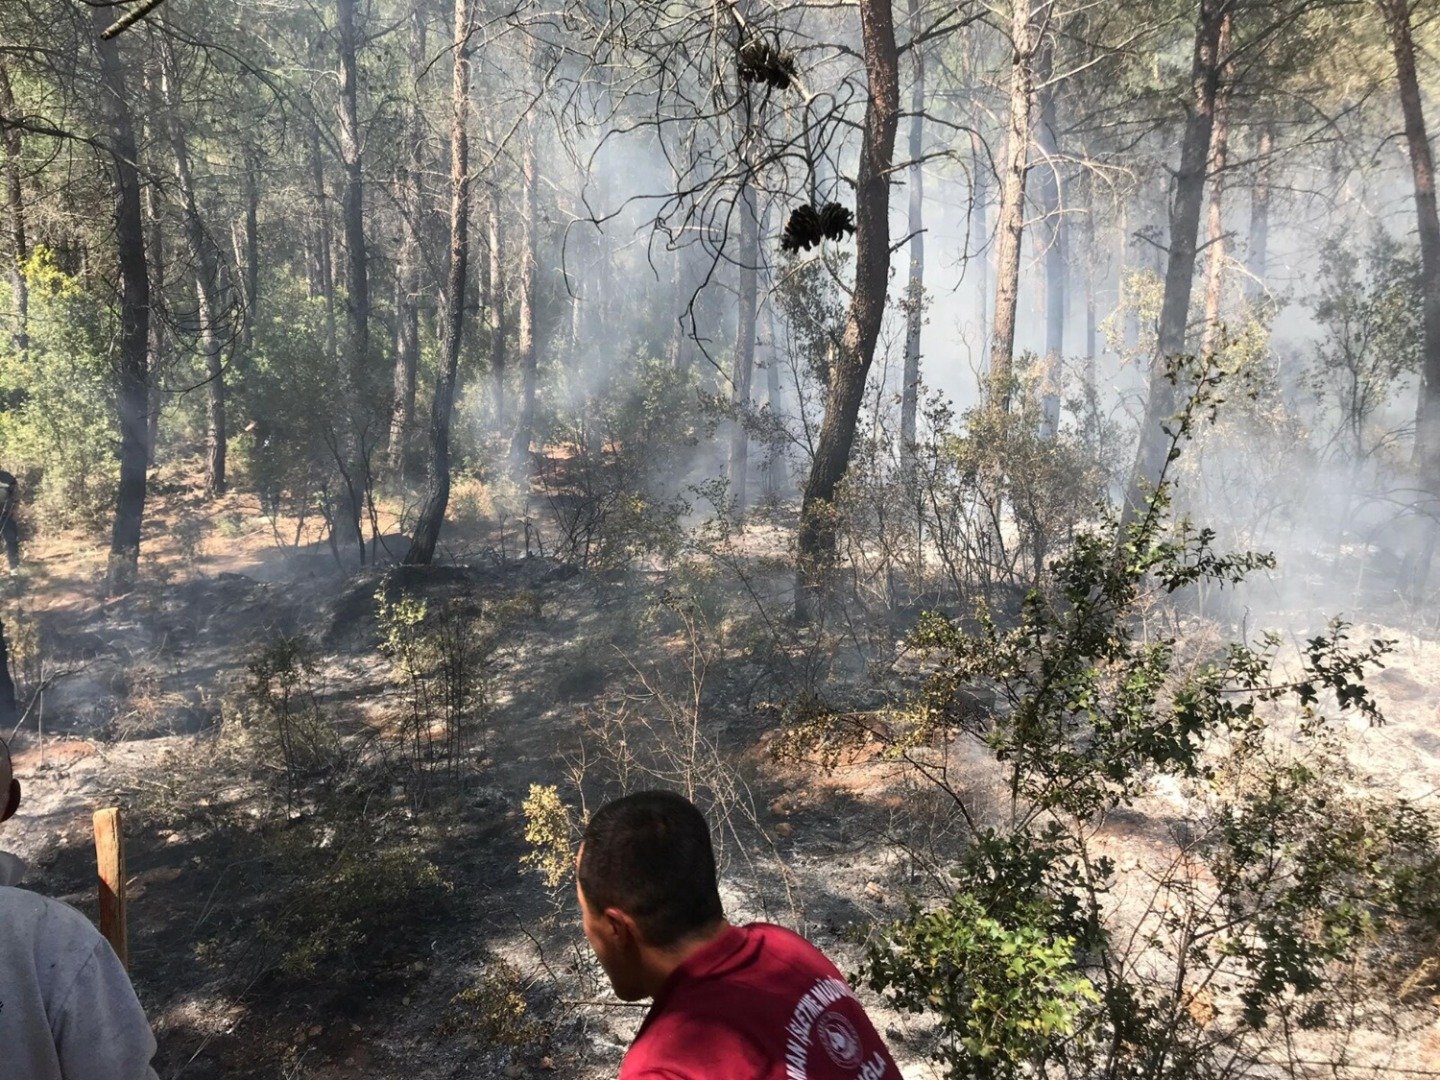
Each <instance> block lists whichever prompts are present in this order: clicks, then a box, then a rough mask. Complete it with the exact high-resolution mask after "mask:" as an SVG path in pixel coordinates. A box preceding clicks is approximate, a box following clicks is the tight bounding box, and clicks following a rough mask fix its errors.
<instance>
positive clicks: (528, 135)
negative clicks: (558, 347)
mask: <svg viewBox="0 0 1440 1080" xmlns="http://www.w3.org/2000/svg"><path fill="white" fill-rule="evenodd" d="M535 137H536V132H535V117H534V114H533V112H532V114H531V115H529V116H527V117H526V118H525V147H524V150H523V151H522V158H521V163H520V171H521V173H522V174H523V175H522V178H521V182H522V184H523V188H524V190H523V193H522V197H523V199H524V200H525V206H524V210H523V211H522V213H521V214H520V288H519V297H518V301H519V303H518V307H519V319H518V323H517V325H516V328H515V329H516V345H517V347H518V349H519V352H520V412H519V415H518V416H517V417H516V420H515V434H514V436H513V437H512V438H511V440H510V471H511V473H512V474H513V475H514V476H515V478H516V479H517V480H518V481H520V482H522V483H524V482H525V480H526V478H527V477H528V476H529V472H530V441H531V439H532V438H533V436H534V432H535V374H536V373H535V367H536V360H537V356H536V351H535V271H536V267H535V249H536V243H537V237H536V233H537V230H538V225H539V222H538V217H539V190H538V184H537V181H538V179H539V176H538V174H537V171H536V162H535Z"/></svg>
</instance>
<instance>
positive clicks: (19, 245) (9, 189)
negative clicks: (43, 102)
mask: <svg viewBox="0 0 1440 1080" xmlns="http://www.w3.org/2000/svg"><path fill="white" fill-rule="evenodd" d="M0 115H4V116H14V115H15V94H14V92H13V90H12V89H11V86H10V72H9V71H8V70H6V68H5V65H4V64H0ZM4 143H5V208H6V210H7V211H8V214H9V218H10V289H11V292H13V293H14V299H15V331H14V334H13V337H14V340H15V349H16V351H17V352H18V353H19V354H20V359H21V360H22V361H24V360H26V359H27V358H28V354H29V350H30V284H29V282H28V281H26V279H25V263H26V261H27V260H28V259H29V258H30V244H29V242H28V241H27V239H26V236H25V188H24V186H23V185H22V184H21V182H20V177H21V167H22V166H21V152H22V149H23V144H22V142H21V136H20V129H19V128H15V127H7V128H6V129H5V130H4Z"/></svg>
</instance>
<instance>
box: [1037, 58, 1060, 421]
mask: <svg viewBox="0 0 1440 1080" xmlns="http://www.w3.org/2000/svg"><path fill="white" fill-rule="evenodd" d="M1054 49H1055V46H1054V39H1053V37H1051V36H1049V35H1047V36H1046V40H1045V43H1044V45H1043V46H1041V48H1040V55H1039V60H1038V63H1037V64H1036V82H1037V83H1039V84H1040V86H1041V89H1039V90H1038V91H1037V96H1038V98H1039V104H1040V123H1039V125H1038V126H1037V127H1036V130H1035V145H1036V147H1037V148H1038V149H1039V151H1040V153H1041V155H1042V156H1043V157H1044V158H1045V162H1044V164H1043V166H1042V168H1041V171H1040V183H1039V184H1038V185H1037V187H1038V188H1039V189H1040V190H1039V192H1038V194H1039V200H1038V201H1039V203H1040V207H1039V209H1040V212H1041V213H1042V214H1043V215H1044V217H1045V223H1046V229H1045V232H1046V236H1045V358H1044V360H1043V362H1042V369H1041V380H1040V437H1041V438H1042V439H1053V438H1055V436H1056V435H1057V434H1058V433H1059V431H1060V393H1061V389H1062V382H1061V380H1062V377H1063V375H1062V370H1061V365H1062V364H1063V363H1064V356H1065V285H1066V282H1065V274H1066V266H1065V263H1066V258H1065V241H1066V235H1065V219H1064V207H1063V206H1062V205H1061V198H1060V195H1061V183H1060V171H1059V170H1060V148H1059V145H1058V144H1057V142H1056V132H1057V131H1058V130H1059V125H1058V122H1057V120H1056V114H1055V88H1054V87H1053V86H1049V85H1046V84H1048V83H1049V81H1050V75H1051V70H1052V68H1053V66H1054Z"/></svg>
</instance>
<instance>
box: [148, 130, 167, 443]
mask: <svg viewBox="0 0 1440 1080" xmlns="http://www.w3.org/2000/svg"><path fill="white" fill-rule="evenodd" d="M157 111H158V110H157ZM145 219H146V220H145V224H146V227H147V228H146V244H147V247H146V249H145V257H146V260H147V261H148V262H149V264H150V295H151V296H152V297H156V298H159V297H162V296H164V294H165V222H164V221H163V219H162V216H161V212H160V190H159V188H158V187H157V186H156V185H155V184H147V185H146V187H145ZM145 370H146V371H147V372H148V373H149V380H150V401H149V405H148V406H147V408H146V421H145V431H146V434H145V448H146V454H147V457H146V464H147V465H149V467H150V468H152V469H153V468H154V467H155V455H156V453H157V448H158V446H159V445H160V413H161V410H162V407H163V406H164V404H165V401H164V392H163V391H162V389H161V386H160V374H161V372H163V371H164V370H165V320H164V319H159V318H151V320H150V329H149V333H148V334H147V335H146V344H145Z"/></svg>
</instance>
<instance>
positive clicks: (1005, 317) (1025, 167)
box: [989, 0, 1050, 410]
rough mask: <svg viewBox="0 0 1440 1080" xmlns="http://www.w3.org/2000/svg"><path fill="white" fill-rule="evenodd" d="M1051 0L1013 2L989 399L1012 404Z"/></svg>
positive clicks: (999, 404)
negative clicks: (1039, 63)
mask: <svg viewBox="0 0 1440 1080" xmlns="http://www.w3.org/2000/svg"><path fill="white" fill-rule="evenodd" d="M1049 3H1050V0H1035V2H1034V6H1033V7H1032V4H1031V0H1012V6H1013V10H1012V14H1011V20H1010V42H1011V49H1012V51H1011V60H1010V112H1009V119H1010V122H1009V127H1008V128H1007V129H1006V133H1005V159H1004V165H1003V166H1002V169H1001V173H1000V218H999V221H998V223H997V229H998V239H999V243H998V247H997V249H996V253H995V322H994V327H993V329H992V330H991V334H990V379H989V381H990V400H991V401H992V402H994V403H995V404H997V405H998V406H999V407H1000V408H1001V409H1002V410H1008V409H1009V407H1010V394H1011V391H1012V389H1013V384H1014V381H1015V375H1014V368H1015V314H1016V310H1017V306H1018V304H1019V299H1020V244H1021V240H1022V234H1023V232H1024V229H1025V177H1026V174H1027V172H1028V171H1029V159H1030V113H1031V109H1032V106H1033V104H1034V99H1035V73H1034V63H1035V54H1036V47H1037V45H1038V44H1039V41H1038V37H1039V34H1038V29H1039V26H1040V24H1041V23H1043V22H1044V20H1045V15H1046V12H1047V10H1048V7H1049Z"/></svg>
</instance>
